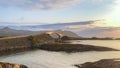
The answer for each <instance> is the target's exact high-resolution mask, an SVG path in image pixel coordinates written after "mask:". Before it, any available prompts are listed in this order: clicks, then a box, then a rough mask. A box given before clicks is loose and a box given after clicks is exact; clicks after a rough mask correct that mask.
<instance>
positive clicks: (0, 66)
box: [0, 62, 28, 68]
mask: <svg viewBox="0 0 120 68" xmlns="http://www.w3.org/2000/svg"><path fill="white" fill-rule="evenodd" d="M0 68H28V67H27V66H25V65H19V64H12V63H6V62H0Z"/></svg>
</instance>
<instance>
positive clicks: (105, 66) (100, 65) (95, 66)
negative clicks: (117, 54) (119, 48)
mask: <svg viewBox="0 0 120 68" xmlns="http://www.w3.org/2000/svg"><path fill="white" fill-rule="evenodd" d="M119 60H120V59H102V60H100V61H96V62H86V63H84V64H76V65H74V66H76V67H78V68H120V61H119Z"/></svg>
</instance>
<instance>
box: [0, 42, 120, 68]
mask: <svg viewBox="0 0 120 68" xmlns="http://www.w3.org/2000/svg"><path fill="white" fill-rule="evenodd" d="M71 42H72V43H73V44H75V43H77V44H78V43H79V44H89V45H95V46H104V47H111V48H116V49H120V41H119V40H106V41H105V40H104V41H100V40H91V41H90V40H77V41H71ZM111 58H120V52H119V51H105V52H96V51H89V52H77V53H71V54H68V53H65V52H50V51H44V50H36V51H29V52H23V53H18V54H13V55H9V56H2V57H0V61H3V62H12V63H18V64H25V65H27V66H28V67H29V68H76V67H74V66H73V65H74V64H80V63H85V62H94V61H97V60H100V59H111Z"/></svg>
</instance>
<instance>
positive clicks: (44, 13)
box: [0, 0, 120, 37]
mask: <svg viewBox="0 0 120 68" xmlns="http://www.w3.org/2000/svg"><path fill="white" fill-rule="evenodd" d="M119 12H120V0H0V26H1V25H6V26H7V25H14V24H15V25H18V26H19V25H41V24H58V23H69V24H71V23H77V24H76V25H75V24H72V25H64V26H60V27H59V25H58V27H57V26H55V27H53V26H52V27H49V26H48V28H41V29H40V28H39V30H47V29H51V30H52V29H64V30H71V31H73V32H76V33H77V34H79V35H81V36H87V37H92V36H97V37H107V36H108V37H120V20H119V18H120V13H119Z"/></svg>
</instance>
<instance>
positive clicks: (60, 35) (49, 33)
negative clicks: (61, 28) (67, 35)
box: [45, 31, 64, 41]
mask: <svg viewBox="0 0 120 68" xmlns="http://www.w3.org/2000/svg"><path fill="white" fill-rule="evenodd" d="M45 34H48V35H51V34H56V35H57V36H58V40H59V41H61V38H62V37H63V36H64V35H63V34H61V33H58V32H52V31H50V32H45Z"/></svg>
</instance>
